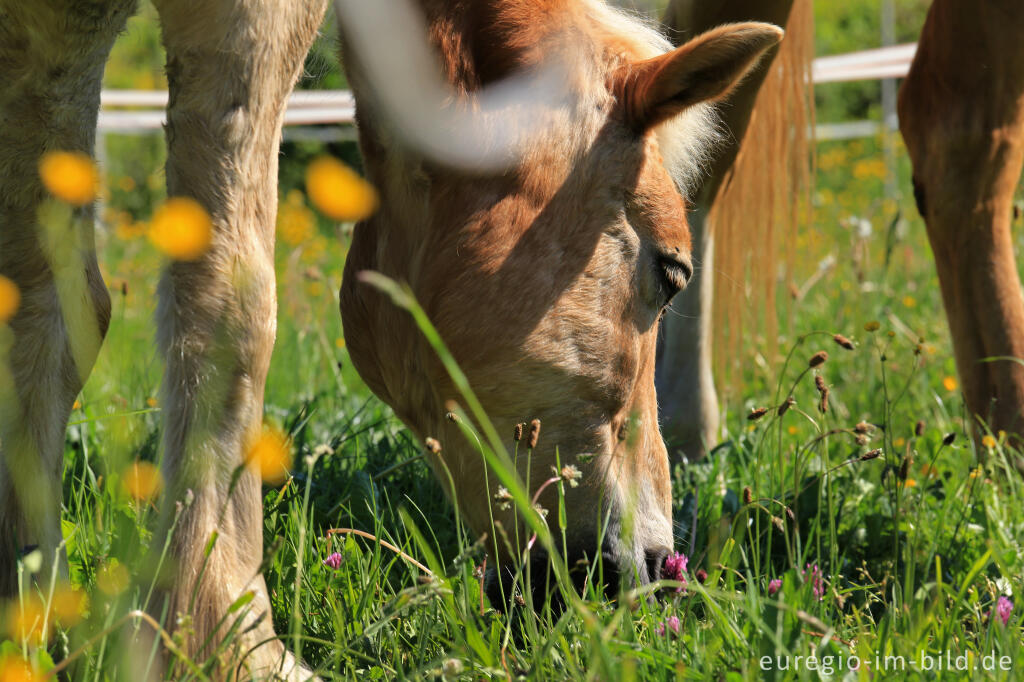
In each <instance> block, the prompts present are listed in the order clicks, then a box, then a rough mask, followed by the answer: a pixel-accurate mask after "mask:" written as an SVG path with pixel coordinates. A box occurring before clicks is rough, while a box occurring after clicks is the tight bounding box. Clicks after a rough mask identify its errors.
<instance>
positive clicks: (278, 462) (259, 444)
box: [245, 426, 292, 485]
mask: <svg viewBox="0 0 1024 682" xmlns="http://www.w3.org/2000/svg"><path fill="white" fill-rule="evenodd" d="M245 462H246V464H248V465H249V466H250V467H251V468H252V469H254V470H255V471H258V472H259V473H260V477H261V478H262V479H263V481H264V483H269V484H270V485H278V484H280V483H281V482H283V481H284V479H285V478H287V476H288V470H289V469H290V468H291V466H292V451H291V444H290V443H289V442H288V437H287V436H286V435H285V434H284V433H282V432H281V431H279V430H278V429H276V428H273V427H269V426H265V427H263V429H262V430H261V431H260V433H259V435H258V436H256V437H255V438H253V439H252V441H251V442H250V443H249V447H248V448H247V450H246V455H245Z"/></svg>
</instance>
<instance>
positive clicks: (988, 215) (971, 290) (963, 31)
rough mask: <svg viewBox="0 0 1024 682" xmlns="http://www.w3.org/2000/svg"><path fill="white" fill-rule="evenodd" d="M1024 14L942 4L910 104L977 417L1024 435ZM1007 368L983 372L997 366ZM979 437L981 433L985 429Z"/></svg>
mask: <svg viewBox="0 0 1024 682" xmlns="http://www.w3.org/2000/svg"><path fill="white" fill-rule="evenodd" d="M1022 22H1024V5H1022V4H1021V3H1020V2H1018V1H1016V0H993V1H992V2H986V3H981V4H979V5H970V6H967V5H964V4H963V3H958V2H952V1H950V0H935V2H934V3H933V4H932V6H931V8H930V10H929V12H928V18H927V20H926V21H925V25H924V29H923V31H922V33H921V40H920V42H919V43H918V48H917V54H916V56H915V57H914V62H913V64H912V65H911V68H910V73H909V75H908V76H907V78H906V80H905V81H904V82H903V86H902V87H901V88H900V94H899V118H900V131H901V132H902V134H903V139H904V140H905V141H906V144H907V150H908V152H909V153H910V158H911V161H912V163H913V170H914V176H913V179H914V196H915V199H916V200H917V204H918V209H919V210H920V212H921V215H922V216H923V217H924V220H925V225H926V226H927V231H928V239H929V241H930V242H931V246H932V251H933V253H934V254H935V265H936V268H937V270H938V274H939V284H940V286H941V289H942V298H943V302H944V304H945V308H946V317H947V320H948V322H949V327H950V332H951V333H952V337H953V350H954V353H955V356H956V363H957V369H958V371H959V373H960V377H961V383H962V384H963V392H964V398H965V400H966V403H967V409H968V411H969V412H970V414H971V416H972V417H976V418H980V419H981V420H983V421H984V422H985V423H986V424H987V425H988V426H989V427H990V428H991V429H993V430H998V429H1004V430H1006V431H1007V432H1009V433H1015V434H1017V435H1018V437H1019V436H1020V435H1022V434H1024V423H1022V410H1024V365H1021V364H1020V362H1019V360H1018V361H1016V362H1015V361H1013V360H1006V359H1005V358H1007V357H1012V358H1024V298H1022V296H1021V286H1020V279H1019V276H1018V271H1017V265H1016V263H1015V261H1014V256H1013V240H1012V237H1011V234H1010V223H1011V216H1012V212H1013V206H1012V201H1013V193H1014V189H1015V188H1016V186H1017V182H1018V179H1019V178H1020V174H1021V165H1022V163H1024V43H1022V42H1021V41H1020V37H1019V35H1018V31H1016V30H1015V28H1016V27H1018V26H1020V25H1021V23H1022ZM990 357H1000V358H1004V359H1001V360H998V361H994V362H983V360H984V359H985V358H990ZM975 426H976V427H977V426H978V425H977V424H975Z"/></svg>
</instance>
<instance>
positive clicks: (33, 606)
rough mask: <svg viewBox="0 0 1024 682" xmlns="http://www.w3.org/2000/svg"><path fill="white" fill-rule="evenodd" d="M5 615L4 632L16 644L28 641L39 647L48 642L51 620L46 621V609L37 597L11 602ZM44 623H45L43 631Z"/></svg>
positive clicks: (31, 596)
mask: <svg viewBox="0 0 1024 682" xmlns="http://www.w3.org/2000/svg"><path fill="white" fill-rule="evenodd" d="M6 615H7V618H6V626H7V627H6V628H5V629H4V632H5V633H6V634H7V636H8V637H10V638H11V639H13V640H15V641H16V642H20V641H22V640H28V641H29V642H31V643H32V644H34V645H41V644H45V643H46V642H47V641H48V640H49V638H50V637H49V635H50V633H49V630H50V627H51V626H52V625H53V619H52V618H51V619H49V620H47V618H46V609H45V608H44V607H43V602H42V600H40V599H39V597H38V596H37V595H35V594H32V595H28V596H26V597H25V598H24V599H22V600H14V601H12V602H11V603H10V604H8V605H7V614H6ZM44 621H47V622H46V629H45V631H44V629H43V622H44Z"/></svg>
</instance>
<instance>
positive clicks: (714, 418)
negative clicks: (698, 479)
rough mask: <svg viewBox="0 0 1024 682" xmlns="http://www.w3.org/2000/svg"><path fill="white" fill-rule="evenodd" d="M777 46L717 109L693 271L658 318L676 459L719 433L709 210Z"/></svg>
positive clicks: (709, 17) (707, 13) (681, 24)
mask: <svg viewBox="0 0 1024 682" xmlns="http://www.w3.org/2000/svg"><path fill="white" fill-rule="evenodd" d="M792 4H793V0H773V1H772V2H766V1H765V0H730V1H729V2H724V3H707V2H698V1H697V0H672V2H670V3H669V6H668V8H667V9H666V11H665V17H664V23H665V24H666V25H667V26H668V27H669V28H671V29H672V35H673V36H677V37H678V38H679V39H680V40H686V39H687V38H690V37H693V36H694V35H697V34H699V33H702V32H703V31H706V30H708V29H711V28H714V27H715V26H719V25H721V24H723V23H728V22H735V21H767V22H772V23H775V24H778V25H779V26H783V25H785V24H786V21H787V19H788V17H789V14H790V9H791V8H792ZM777 51H778V48H772V49H771V50H770V51H769V52H768V53H767V54H766V55H765V56H764V57H763V58H762V60H761V63H760V64H759V65H758V66H757V67H756V68H755V69H754V70H753V71H751V72H750V73H749V74H748V75H747V77H746V78H745V79H744V81H743V83H741V84H740V85H739V86H738V87H737V88H736V90H735V91H733V93H732V94H731V95H730V96H729V102H728V105H727V106H725V107H723V108H722V109H721V110H720V112H719V115H720V116H721V118H722V124H723V129H724V130H727V131H728V135H727V137H726V140H725V142H724V144H723V145H722V146H721V147H720V148H718V149H716V150H715V157H714V159H713V160H712V161H711V164H710V167H709V169H708V170H709V172H708V174H707V176H706V177H705V178H704V180H703V182H702V183H701V185H700V187H699V188H697V191H696V192H695V195H694V197H693V207H694V212H693V213H691V214H690V216H689V218H690V233H691V235H692V238H693V253H694V254H695V258H694V262H695V264H696V266H697V267H696V268H695V270H694V276H693V279H692V280H691V281H690V283H689V284H688V285H687V287H686V290H684V291H682V292H681V293H680V294H679V295H678V296H676V298H675V301H674V302H673V303H672V309H671V310H669V312H668V314H667V315H666V316H665V319H664V320H663V331H662V334H661V338H659V340H658V341H659V342H658V369H657V377H656V387H657V393H658V408H659V412H660V413H661V417H662V422H663V425H662V430H663V432H664V434H665V439H666V442H667V444H668V446H669V452H670V456H671V457H672V458H673V460H675V461H679V460H680V459H681V457H680V455H683V456H685V458H687V459H699V458H700V457H703V456H704V454H705V453H706V451H707V448H708V447H709V446H711V445H713V444H714V443H715V440H716V437H717V435H718V419H719V413H718V394H717V392H716V391H715V381H714V376H713V374H712V371H711V346H712V334H711V309H712V302H713V296H712V281H713V279H714V240H713V237H712V232H713V225H712V221H713V219H714V214H713V213H711V209H712V206H713V205H714V203H715V199H716V198H717V197H718V194H719V189H720V188H721V187H722V183H723V182H724V181H725V178H726V176H727V175H728V173H729V171H730V170H731V169H732V167H733V163H734V162H735V161H736V157H737V155H738V154H739V151H740V144H741V142H742V141H743V136H744V134H745V132H746V130H747V126H748V124H749V123H750V116H751V113H752V111H753V108H754V102H755V100H756V99H757V94H758V92H759V90H760V88H761V84H762V83H763V82H764V79H765V76H767V74H768V66H769V64H771V62H772V60H773V59H774V58H775V54H776V52H777Z"/></svg>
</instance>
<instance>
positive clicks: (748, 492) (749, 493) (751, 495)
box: [743, 485, 754, 504]
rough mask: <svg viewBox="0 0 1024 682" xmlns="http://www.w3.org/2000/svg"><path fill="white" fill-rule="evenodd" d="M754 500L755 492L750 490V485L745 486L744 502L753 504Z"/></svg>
mask: <svg viewBox="0 0 1024 682" xmlns="http://www.w3.org/2000/svg"><path fill="white" fill-rule="evenodd" d="M753 501H754V493H753V492H752V491H751V490H750V486H749V485H747V486H743V504H751V503H752V502H753Z"/></svg>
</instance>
